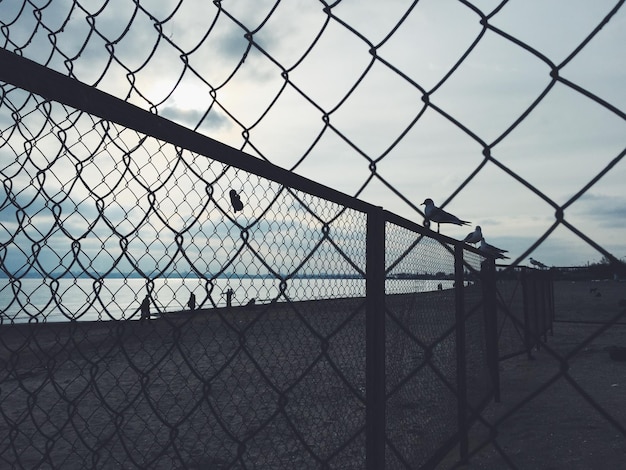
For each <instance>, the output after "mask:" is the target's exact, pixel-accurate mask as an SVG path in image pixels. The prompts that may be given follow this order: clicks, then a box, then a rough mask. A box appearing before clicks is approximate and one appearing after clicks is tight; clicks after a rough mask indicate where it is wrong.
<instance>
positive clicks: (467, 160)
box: [0, 0, 626, 266]
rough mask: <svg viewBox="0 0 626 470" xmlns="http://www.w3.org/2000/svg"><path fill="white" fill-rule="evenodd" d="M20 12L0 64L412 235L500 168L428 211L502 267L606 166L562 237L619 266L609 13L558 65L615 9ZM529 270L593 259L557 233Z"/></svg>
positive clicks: (625, 238) (368, 2)
mask: <svg viewBox="0 0 626 470" xmlns="http://www.w3.org/2000/svg"><path fill="white" fill-rule="evenodd" d="M18 3H19V2H7V1H5V2H1V3H0V21H2V22H3V23H4V24H5V25H6V28H3V30H2V33H0V34H2V36H0V38H4V42H3V43H2V46H3V47H5V48H7V49H9V50H12V51H15V50H17V49H19V50H20V53H21V54H22V55H24V56H25V57H28V58H31V59H33V60H36V61H38V62H40V63H44V64H46V65H48V66H49V67H51V68H54V69H56V70H58V71H60V72H63V73H68V72H71V74H72V75H73V76H74V77H76V78H77V79H79V80H81V81H83V82H85V83H88V84H90V85H96V86H97V87H98V88H100V89H102V90H104V91H106V92H108V93H111V94H114V95H116V96H118V97H121V98H124V99H127V100H128V101H129V102H131V103H133V104H136V105H139V106H141V107H143V108H146V109H150V108H152V109H156V110H157V111H158V113H159V114H160V115H162V116H164V117H166V118H168V119H171V120H174V121H176V122H178V123H181V124H183V125H185V126H188V127H191V128H194V129H197V130H198V131H199V132H202V133H203V134H206V135H208V136H210V137H212V138H214V139H216V140H219V141H221V142H224V143H226V144H228V145H231V146H233V147H236V148H239V149H242V150H244V151H245V152H247V153H250V154H252V155H255V156H261V157H263V158H266V159H267V160H269V161H271V162H272V163H275V164H278V165H280V166H283V167H285V168H289V169H294V171H296V172H297V173H300V174H302V175H304V176H306V177H308V178H311V179H314V180H316V181H319V182H321V183H323V184H326V185H328V186H331V187H333V188H336V189H339V190H341V191H343V192H346V193H348V194H351V195H355V194H358V196H359V197H360V198H362V199H364V200H366V201H368V202H371V203H374V204H376V205H380V206H383V207H384V208H385V209H387V210H390V211H392V212H396V213H399V214H400V215H402V216H404V217H407V218H409V219H412V220H416V221H418V222H420V223H421V222H422V221H423V217H422V216H421V214H420V213H419V212H418V211H417V210H418V209H419V208H421V207H422V206H420V204H421V203H422V202H423V201H424V199H425V198H427V197H430V198H432V199H433V200H434V201H435V203H436V204H437V205H440V204H442V203H444V202H445V201H447V200H448V199H449V197H450V196H451V195H452V194H454V193H455V192H456V191H457V190H458V188H459V187H460V186H461V185H462V184H463V183H464V182H465V180H466V179H467V178H468V177H469V176H470V175H471V174H472V173H473V172H474V171H475V170H476V169H477V168H478V167H479V166H480V165H481V164H482V163H483V160H484V155H485V153H487V152H486V149H488V151H489V152H490V155H491V156H493V157H494V158H495V159H497V161H498V162H499V163H500V164H501V165H502V166H504V169H503V168H502V167H500V166H498V165H496V164H494V163H493V162H488V163H486V164H485V165H484V166H483V167H482V169H481V170H480V171H479V172H478V173H477V174H476V175H475V176H474V178H473V179H472V180H471V181H470V182H469V183H468V184H467V185H466V186H464V187H463V189H462V190H461V191H460V192H458V194H456V196H455V197H454V198H453V199H452V200H451V201H450V202H449V203H448V204H447V206H446V210H449V211H450V212H453V213H454V214H456V215H457V216H459V217H461V218H463V219H465V220H469V221H471V222H472V224H473V225H481V226H482V228H483V233H484V234H485V237H486V239H487V241H488V242H489V243H492V244H494V245H497V246H500V247H501V248H506V249H508V250H509V251H510V254H511V257H512V258H517V257H518V256H520V255H521V254H522V253H523V252H524V251H526V250H527V248H528V247H530V246H531V245H532V244H533V243H534V242H535V240H537V239H538V238H539V237H541V236H542V235H543V234H544V233H545V232H546V231H547V230H548V229H549V228H550V227H551V226H552V225H553V223H554V221H555V218H554V215H555V209H554V208H553V207H552V206H551V205H550V204H549V203H548V202H546V200H545V199H546V198H547V199H550V200H551V201H553V202H554V203H556V204H558V205H563V204H565V203H567V202H568V201H569V200H570V199H571V198H572V197H573V196H574V195H576V194H577V193H578V192H579V191H580V190H581V189H582V188H583V187H585V185H586V184H587V183H589V181H590V180H592V179H593V178H594V177H595V176H596V175H598V174H599V173H600V172H602V171H603V170H604V168H605V167H606V166H607V165H609V164H610V163H611V162H613V161H614V160H615V159H618V161H617V164H616V165H615V167H614V168H612V169H611V171H609V172H608V173H607V174H606V175H605V176H603V177H602V178H601V179H600V180H599V181H598V182H597V183H596V184H594V185H593V186H592V187H591V188H589V189H588V190H587V191H586V192H585V193H584V194H583V195H582V196H581V197H580V198H578V199H577V200H576V201H575V202H573V203H572V204H571V205H569V206H568V207H567V208H566V210H565V220H566V221H567V222H568V223H570V224H571V225H573V226H575V227H576V228H577V230H579V231H580V232H582V233H583V234H585V235H586V236H588V237H589V238H591V239H593V240H594V241H595V242H596V243H598V244H599V245H601V246H602V247H603V248H604V249H606V250H607V251H609V252H610V253H612V254H613V255H614V256H616V257H617V258H620V259H626V186H625V184H624V181H626V161H625V159H624V158H621V156H622V155H623V154H624V152H625V149H626V119H625V118H624V113H625V112H626V87H625V86H624V84H625V83H626V54H624V44H626V7H621V8H620V9H619V10H618V11H617V13H615V15H614V16H613V17H612V18H611V19H610V21H609V22H608V23H607V24H606V25H604V27H603V28H602V29H601V30H600V31H599V32H598V33H597V34H596V35H595V36H594V37H593V38H592V39H591V40H590V42H589V43H588V44H586V45H585V46H584V47H583V48H582V49H581V50H580V51H578V52H577V53H575V54H574V52H575V51H576V50H577V48H579V46H580V45H581V44H582V43H583V42H584V41H585V40H586V38H587V37H588V36H589V35H590V34H591V33H592V32H593V31H594V29H595V28H596V27H597V26H598V25H599V24H600V23H601V22H602V21H603V19H604V18H605V17H607V15H609V13H610V12H611V11H612V10H613V9H614V8H615V7H616V6H617V5H619V4H620V3H621V2H617V1H616V0H612V1H609V0H595V1H594V2H590V1H588V0H510V1H508V2H497V1H489V0H481V1H479V0H474V1H467V2H461V1H456V0H421V1H419V2H416V4H415V5H414V4H413V3H414V2H411V1H403V0H391V1H386V2H381V1H376V0H359V1H356V0H352V1H348V0H344V1H340V2H336V4H334V6H333V7H332V9H330V13H331V14H332V16H329V15H328V12H325V11H324V5H323V3H321V2H319V1H314V0H283V1H282V2H279V3H275V2H272V1H265V0H263V1H261V0H257V1H255V2H253V5H254V7H253V8H251V4H252V3H251V2H250V1H249V0H248V1H246V0H228V1H223V2H221V4H222V8H223V9H222V10H221V11H219V10H218V9H217V7H216V6H215V5H214V3H213V2H207V1H205V0H184V1H183V2H181V4H180V6H179V7H178V8H177V9H176V8H175V7H176V6H177V4H178V2H177V1H163V0H153V1H142V2H140V3H141V8H142V9H143V10H137V9H136V6H135V3H134V2H132V1H130V0H111V1H108V2H104V1H100V2H97V1H90V2H86V1H85V2H72V1H62V0H54V1H52V2H50V3H49V4H48V5H46V6H44V7H42V9H41V10H40V11H39V12H37V14H36V15H35V14H33V11H32V6H27V7H26V8H25V9H24V10H23V11H22V13H21V14H20V15H18V11H19V10H18V7H20V5H19V4H18ZM105 3H106V7H104V8H102V11H100V8H101V7H102V6H103V5H104V4H105ZM81 4H83V5H82V6H81ZM481 12H482V13H481ZM481 15H482V16H484V17H487V18H488V19H487V20H486V22H487V23H488V25H489V28H487V29H486V28H485V27H484V26H483V24H481ZM38 17H40V18H41V20H40V23H39V24H38V22H37V18H38ZM155 25H156V26H155ZM322 30H323V32H322V34H321V35H320V32H321V31H322ZM5 31H8V35H6V34H5ZM246 31H247V32H249V33H250V36H248V38H246V37H245V36H244V34H245V33H246ZM207 33H208V34H207ZM7 37H8V40H7ZM51 38H54V41H51ZM511 38H515V40H517V41H521V42H523V43H524V44H525V45H526V47H521V46H520V45H519V44H516V43H515V42H514V41H513V40H511ZM249 39H252V40H253V43H251V42H250V40H249ZM477 40H478V42H476V41H477ZM53 44H54V46H53ZM473 44H475V46H474V47H473V49H471V51H470V52H469V53H468V55H467V56H466V57H465V58H464V60H463V61H462V62H461V63H460V64H459V65H458V67H457V68H456V69H455V70H454V72H453V73H451V74H449V73H450V71H451V70H452V69H453V67H454V66H455V64H457V63H459V60H460V59H461V58H462V57H463V55H464V54H466V53H467V52H468V51H469V50H470V48H471V47H472V45H473ZM155 46H156V47H155ZM374 50H375V55H376V58H375V57H374V55H373V51H374ZM111 51H112V52H113V55H114V57H115V59H114V60H112V59H111ZM533 51H535V53H533ZM244 57H245V60H243V58H244ZM553 67H558V76H559V77H561V78H563V79H564V80H565V81H567V82H568V83H571V86H568V85H567V84H566V83H562V82H559V81H557V82H555V81H554V80H553V77H552V76H551V72H552V69H553ZM129 77H131V79H129ZM546 91H547V93H546ZM544 93H546V94H545V96H543V98H542V99H541V101H540V102H539V103H538V104H537V106H536V107H534V108H532V109H531V107H532V106H533V104H534V103H535V102H536V100H537V99H538V98H539V97H541V96H542V94H544ZM425 95H426V96H427V97H428V98H427V100H426V101H429V103H430V104H431V105H426V103H425V99H424V96H425ZM599 102H601V103H606V106H603V105H602V104H600V103H599ZM525 113H528V114H527V116H526V117H525V118H524V119H523V120H522V121H521V122H518V120H519V118H520V117H521V116H523V115H524V114H525ZM244 131H245V132H244ZM246 137H247V139H246ZM303 156H305V158H303ZM370 161H374V162H375V167H376V175H375V177H374V178H371V179H370V177H371V171H370ZM511 173H513V174H515V175H517V176H518V178H516V177H514V176H512V175H511ZM519 179H523V180H524V181H526V182H528V183H529V184H530V185H531V186H533V187H534V188H536V190H537V191H539V192H540V193H542V194H543V197H542V196H541V195H538V194H536V193H535V192H533V191H531V190H529V188H528V187H526V186H525V185H524V184H523V183H522V182H520V181H519ZM368 181H369V182H368ZM366 183H367V184H366ZM364 185H365V186H364ZM388 186H391V187H393V188H394V190H393V191H392V190H391V189H389V187H388ZM469 230H471V228H467V227H454V226H452V227H449V226H445V227H442V232H443V233H445V234H447V235H449V236H452V237H454V238H462V237H464V236H465V235H466V234H467V233H468V231H469ZM530 256H533V257H534V258H536V259H539V260H540V261H542V262H544V263H545V264H547V265H549V266H570V265H580V264H585V263H587V262H594V261H598V260H599V259H600V258H601V257H602V254H601V253H599V252H597V251H596V250H595V249H594V248H592V247H590V246H589V245H588V244H587V243H586V242H585V241H583V240H581V238H580V237H578V236H577V235H576V234H574V233H572V232H571V231H570V230H569V229H568V228H567V227H564V226H559V227H558V228H557V229H556V230H555V231H554V232H552V233H551V235H550V236H549V237H548V238H547V240H546V241H545V242H544V243H543V244H542V245H541V246H539V247H538V248H537V249H536V251H535V252H533V253H532V254H530ZM527 258H528V257H525V258H524V259H523V263H524V264H526V263H527V261H526V260H527Z"/></svg>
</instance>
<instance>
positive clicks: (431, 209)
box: [421, 198, 470, 232]
mask: <svg viewBox="0 0 626 470" xmlns="http://www.w3.org/2000/svg"><path fill="white" fill-rule="evenodd" d="M421 205H422V206H426V209H424V214H425V215H426V219H427V220H428V221H432V222H436V223H437V232H439V225H440V224H454V225H469V224H470V222H468V221H466V220H461V219H459V218H458V217H457V216H456V215H452V214H450V213H449V212H446V211H444V210H443V209H440V208H439V207H437V206H435V203H434V202H433V200H432V199H430V198H428V199H426V200H425V201H424V202H423V203H422V204H421Z"/></svg>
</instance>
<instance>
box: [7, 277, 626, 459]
mask: <svg viewBox="0 0 626 470" xmlns="http://www.w3.org/2000/svg"><path fill="white" fill-rule="evenodd" d="M625 286H626V283H616V282H608V281H607V282H605V283H591V282H589V283H586V282H576V283H565V282H557V283H555V304H556V322H555V324H554V335H553V336H548V341H547V345H545V346H544V347H542V348H541V349H539V350H535V351H533V357H534V360H532V361H529V360H528V359H527V357H526V355H524V354H523V355H518V356H515V357H513V358H511V359H507V360H506V361H502V362H501V363H500V376H501V388H502V400H501V402H500V403H492V404H490V405H489V406H488V408H487V409H486V411H485V412H483V413H482V419H483V422H482V423H480V422H479V423H477V424H475V425H474V426H473V427H472V430H471V434H470V451H473V450H475V449H479V450H478V452H477V453H476V454H475V455H472V457H471V460H470V463H469V465H467V466H466V467H467V468H485V469H487V468H493V469H501V468H554V469H561V468H563V469H566V468H567V469H577V468H580V469H583V468H584V469H587V468H597V467H593V465H594V464H595V463H596V462H597V459H598V458H599V456H600V455H601V456H602V458H603V462H604V461H607V462H615V463H616V465H617V464H618V463H620V464H621V462H623V458H624V452H625V451H624V449H625V448H626V446H625V445H624V444H625V438H624V435H623V434H622V433H621V432H620V430H619V429H618V428H616V426H615V423H617V425H618V427H619V426H622V427H623V426H625V425H626V414H624V411H623V410H624V407H623V406H622V405H623V403H624V399H625V398H626V393H625V391H626V383H625V382H624V377H626V370H624V363H619V362H615V361H611V360H610V359H609V356H608V349H607V348H609V347H610V346H613V345H619V344H621V345H624V343H625V342H626V340H625V339H624V338H626V314H625V313H624V307H620V306H619V301H620V300H621V299H623V298H624V297H626V295H625V292H624V287H625ZM594 288H595V289H594ZM466 292H467V296H466V297H467V299H466V301H467V304H468V307H467V309H468V311H470V310H471V306H472V304H473V303H474V302H476V301H477V299H479V296H477V295H476V296H474V295H473V294H472V290H471V289H467V290H466ZM597 292H600V294H601V295H600V296H597V295H595V294H596V293H597ZM417 305H419V308H418V307H416V297H415V296H390V298H389V299H388V309H389V313H388V321H387V337H388V340H387V393H388V394H389V399H388V405H387V422H388V424H387V425H388V429H387V433H388V439H389V442H391V443H392V445H393V446H395V448H396V451H397V452H399V453H400V454H401V455H405V456H407V455H409V456H410V455H412V456H413V457H414V460H413V464H414V465H415V466H420V462H421V463H423V462H424V461H425V460H424V459H425V458H426V457H425V455H426V453H427V452H428V449H433V448H437V447H438V446H440V445H442V443H444V442H445V440H446V436H449V434H450V432H451V430H453V429H454V426H455V425H456V408H455V403H456V402H455V397H454V395H453V394H452V393H451V391H450V390H449V389H448V388H447V387H446V386H445V381H450V382H454V377H455V370H456V369H455V354H454V350H455V347H454V341H453V335H450V331H451V329H453V325H454V295H453V291H451V290H450V291H443V292H433V293H427V294H419V301H418V302H417ZM620 308H621V310H620ZM620 311H621V312H622V316H621V317H619V316H618V315H619V314H620ZM616 316H617V317H616ZM479 318H480V316H479V315H476V316H473V317H470V321H469V323H468V338H470V343H475V344H481V339H480V338H481V337H480V335H481V331H482V328H483V324H482V323H481V322H480V321H478V320H479ZM611 318H613V320H614V322H615V324H614V325H612V326H611V327H610V328H608V329H607V328H606V327H605V325H604V323H603V322H607V321H609V320H610V319H611ZM364 320H365V306H364V300H363V299H336V300H333V301H324V302H319V301H318V302H299V303H297V304H294V305H291V306H288V305H286V304H284V305H281V304H277V305H275V306H273V307H268V306H264V305H257V306H254V307H252V308H245V307H239V308H233V309H231V310H227V309H215V310H211V311H201V312H196V313H189V312H180V313H177V314H168V315H165V316H162V317H161V318H158V319H152V320H150V321H146V322H143V323H142V322H139V321H124V322H84V323H81V322H78V323H58V324H35V325H13V326H6V325H5V326H2V327H1V328H0V360H1V361H2V362H1V363H2V369H1V374H2V375H1V376H0V412H1V414H0V416H1V417H0V434H1V435H3V436H5V437H4V438H3V440H2V441H0V442H1V444H0V462H1V463H2V465H0V466H4V467H9V468H11V467H20V466H21V467H24V468H53V467H55V468H64V469H68V468H69V469H73V468H157V469H158V468H163V469H166V468H198V469H205V468H215V469H220V468H259V469H261V468H263V469H265V468H266V469H273V468H320V467H322V466H324V465H328V466H329V467H331V468H341V469H350V468H363V465H364V458H365V457H364V449H365V431H364V423H365V400H364V397H365V395H364V394H365V321H364ZM599 331H600V332H599ZM467 360H468V365H469V369H470V370H474V373H473V374H470V376H469V377H468V384H469V386H470V394H471V395H472V397H473V398H474V399H475V400H476V402H479V401H480V400H481V399H482V398H483V397H484V393H485V390H486V389H485V388H484V386H482V385H481V383H482V384H484V382H485V380H486V375H485V370H484V368H483V369H481V364H482V361H484V356H483V355H482V353H481V348H480V347H479V348H477V349H476V348H472V347H470V349H468V357H467ZM603 413H604V414H605V415H606V416H604V415H603ZM607 416H608V419H607ZM611 420H614V423H612V422H611ZM490 435H491V437H490ZM493 436H495V440H494V439H493ZM499 450H500V451H501V452H502V453H504V457H503V456H502V455H501V453H500V452H499ZM387 459H388V465H390V468H395V467H397V466H400V462H399V461H398V460H397V458H396V457H395V454H394V452H393V451H390V452H388V456H387ZM620 459H621V460H620ZM510 463H513V464H514V466H513V467H509V466H508V465H509V464H510ZM458 467H459V465H458V451H457V450H455V451H454V452H452V453H451V454H450V455H448V457H447V458H446V459H444V461H443V462H442V463H441V464H440V465H439V466H438V468H458ZM463 467H465V466H463ZM606 468H618V467H617V466H613V467H610V466H609V467H606Z"/></svg>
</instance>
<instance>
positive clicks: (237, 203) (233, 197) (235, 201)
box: [228, 189, 243, 212]
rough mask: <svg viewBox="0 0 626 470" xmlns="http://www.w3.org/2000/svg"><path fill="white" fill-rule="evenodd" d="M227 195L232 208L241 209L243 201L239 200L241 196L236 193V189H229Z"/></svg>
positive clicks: (237, 210) (236, 210)
mask: <svg viewBox="0 0 626 470" xmlns="http://www.w3.org/2000/svg"><path fill="white" fill-rule="evenodd" d="M228 195H229V196H230V203H231V204H232V205H233V210H234V211H235V212H239V211H241V210H243V202H241V198H240V197H239V194H237V191H235V190H234V189H231V190H230V192H229V193H228Z"/></svg>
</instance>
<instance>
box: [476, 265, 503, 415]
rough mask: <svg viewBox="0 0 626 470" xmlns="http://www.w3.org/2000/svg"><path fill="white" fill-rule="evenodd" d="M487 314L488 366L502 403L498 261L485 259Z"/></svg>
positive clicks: (484, 299) (483, 280) (485, 302)
mask: <svg viewBox="0 0 626 470" xmlns="http://www.w3.org/2000/svg"><path fill="white" fill-rule="evenodd" d="M480 277H481V284H482V290H483V306H484V307H483V309H484V313H485V336H486V348H487V366H488V367H489V373H490V375H491V380H492V382H493V391H494V400H495V401H496V402H497V403H498V402H500V370H499V357H498V356H499V354H498V307H497V298H496V297H497V290H496V260H495V259H493V258H487V259H485V260H484V261H483V262H482V264H481V270H480Z"/></svg>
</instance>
